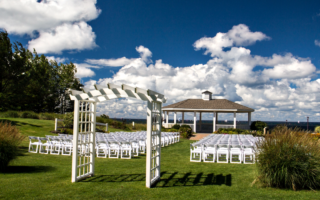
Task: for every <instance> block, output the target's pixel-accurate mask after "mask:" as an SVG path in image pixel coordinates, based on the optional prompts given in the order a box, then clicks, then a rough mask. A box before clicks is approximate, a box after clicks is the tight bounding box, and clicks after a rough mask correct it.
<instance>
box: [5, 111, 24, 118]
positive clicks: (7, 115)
mask: <svg viewBox="0 0 320 200" xmlns="http://www.w3.org/2000/svg"><path fill="white" fill-rule="evenodd" d="M0 117H3V118H19V117H20V115H19V112H18V111H6V112H2V113H1V114H0Z"/></svg>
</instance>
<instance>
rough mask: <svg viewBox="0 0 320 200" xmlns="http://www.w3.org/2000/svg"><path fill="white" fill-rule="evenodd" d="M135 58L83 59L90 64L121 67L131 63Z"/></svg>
mask: <svg viewBox="0 0 320 200" xmlns="http://www.w3.org/2000/svg"><path fill="white" fill-rule="evenodd" d="M134 59H135V58H132V59H128V58H126V57H122V58H117V59H97V60H95V59H86V60H85V61H86V62H87V63H90V64H95V65H102V66H107V67H122V66H124V65H127V64H129V63H131V62H132V61H133V60H134Z"/></svg>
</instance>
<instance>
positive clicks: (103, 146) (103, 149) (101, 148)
mask: <svg viewBox="0 0 320 200" xmlns="http://www.w3.org/2000/svg"><path fill="white" fill-rule="evenodd" d="M108 152H109V145H108V144H107V142H106V141H98V142H97V146H96V154H97V157H99V158H106V157H107V155H108Z"/></svg>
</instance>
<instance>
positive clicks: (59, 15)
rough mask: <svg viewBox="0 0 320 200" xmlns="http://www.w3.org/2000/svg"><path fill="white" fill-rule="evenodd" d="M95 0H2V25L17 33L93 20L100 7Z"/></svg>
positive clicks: (0, 16) (28, 32)
mask: <svg viewBox="0 0 320 200" xmlns="http://www.w3.org/2000/svg"><path fill="white" fill-rule="evenodd" d="M96 3H97V1H96V0H81V1H78V0H68V1H65V0H42V1H40V2H38V1H37V0H14V1H12V0H2V1H1V2H0V19H1V20H0V27H1V28H4V29H6V30H7V31H8V33H15V34H30V35H31V34H32V33H33V31H47V30H50V29H51V28H52V27H57V26H60V25H62V24H64V23H72V22H75V21H90V20H93V19H95V18H97V17H98V16H99V14H100V12H101V10H99V9H97V8H96V6H95V4H96ZM13 13H14V14H13Z"/></svg>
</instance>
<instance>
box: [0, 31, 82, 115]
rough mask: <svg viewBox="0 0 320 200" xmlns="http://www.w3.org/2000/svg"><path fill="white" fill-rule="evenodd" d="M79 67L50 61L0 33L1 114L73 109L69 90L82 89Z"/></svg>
mask: <svg viewBox="0 0 320 200" xmlns="http://www.w3.org/2000/svg"><path fill="white" fill-rule="evenodd" d="M75 73H76V67H75V65H74V64H73V63H72V62H70V63H68V64H62V63H60V64H58V63H57V62H56V61H48V59H47V58H46V57H45V56H44V55H41V56H39V55H38V54H37V52H36V50H34V51H33V54H32V53H31V52H30V51H29V50H26V49H25V48H24V47H23V46H22V45H21V44H20V43H18V42H15V43H14V44H13V45H12V44H11V41H10V39H9V38H8V34H7V32H0V100H1V104H0V111H4V110H9V109H10V110H32V111H35V112H43V111H47V112H53V111H59V112H61V113H64V112H66V111H70V110H73V104H72V103H71V101H70V99H69V95H68V94H67V92H66V91H67V89H69V88H71V89H80V87H81V86H82V85H81V84H80V81H79V80H78V79H76V78H75Z"/></svg>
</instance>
